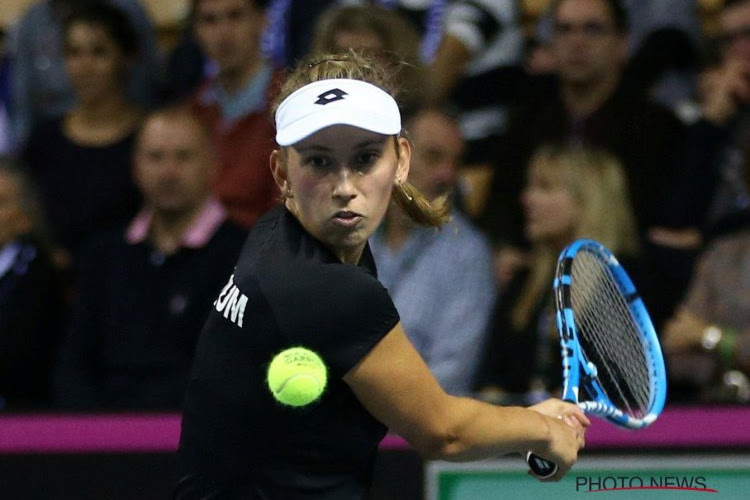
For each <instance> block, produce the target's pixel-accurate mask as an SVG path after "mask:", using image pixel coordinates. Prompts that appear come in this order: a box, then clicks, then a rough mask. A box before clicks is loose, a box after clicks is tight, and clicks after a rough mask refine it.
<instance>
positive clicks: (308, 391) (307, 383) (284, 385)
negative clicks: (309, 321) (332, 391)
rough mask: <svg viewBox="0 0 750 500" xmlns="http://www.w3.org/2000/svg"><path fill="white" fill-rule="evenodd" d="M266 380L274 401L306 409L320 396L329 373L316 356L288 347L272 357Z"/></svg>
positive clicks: (307, 351)
mask: <svg viewBox="0 0 750 500" xmlns="http://www.w3.org/2000/svg"><path fill="white" fill-rule="evenodd" d="M266 380H267V382H268V388H269V389H270V390H271V393H272V394H273V396H274V398H276V400H277V401H279V402H280V403H283V404H285V405H289V406H305V405H308V404H310V403H312V402H313V401H315V400H316V399H318V398H319V397H320V395H321V394H323V391H324V390H325V388H326V382H327V380H328V373H327V369H326V365H325V363H323V360H322V359H320V356H318V355H317V354H316V353H314V352H313V351H311V350H310V349H306V348H304V347H291V348H289V349H285V350H283V351H281V352H280V353H278V354H277V355H276V356H274V358H273V360H272V361H271V364H270V365H269V366H268V374H267V377H266Z"/></svg>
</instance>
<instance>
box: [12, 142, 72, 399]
mask: <svg viewBox="0 0 750 500" xmlns="http://www.w3.org/2000/svg"><path fill="white" fill-rule="evenodd" d="M65 311H66V303H65V301H64V296H63V288H62V281H61V276H60V274H59V273H58V272H57V270H56V269H55V267H54V266H53V264H52V261H51V260H50V256H49V254H48V252H47V248H46V239H45V236H44V228H43V224H42V222H41V214H40V211H39V205H38V200H37V198H36V195H35V189H34V186H33V184H32V183H31V181H30V179H29V178H28V176H27V175H26V174H25V173H24V172H23V171H22V170H21V169H20V168H19V166H18V165H17V164H16V163H15V162H13V161H12V160H10V159H8V158H3V157H0V410H2V409H8V410H19V409H32V408H33V409H38V408H41V407H46V406H49V404H50V396H51V390H50V389H51V372H52V363H53V355H54V352H55V351H56V349H57V344H58V340H59V336H60V332H61V330H62V325H63V322H64V314H65Z"/></svg>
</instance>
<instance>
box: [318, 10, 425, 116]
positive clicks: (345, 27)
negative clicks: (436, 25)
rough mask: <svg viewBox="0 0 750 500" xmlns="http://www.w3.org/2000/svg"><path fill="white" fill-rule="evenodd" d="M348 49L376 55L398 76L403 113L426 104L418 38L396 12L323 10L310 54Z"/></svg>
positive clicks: (415, 32)
mask: <svg viewBox="0 0 750 500" xmlns="http://www.w3.org/2000/svg"><path fill="white" fill-rule="evenodd" d="M349 49H354V50H357V51H362V52H366V53H370V54H373V55H375V56H376V57H378V58H379V59H380V60H382V61H383V62H384V63H385V64H386V65H387V66H388V67H389V68H390V71H392V72H394V73H396V74H397V75H398V77H399V87H400V88H399V90H400V97H401V99H400V105H401V107H402V112H404V113H407V114H408V113H409V112H410V111H412V112H413V111H414V110H416V109H418V108H419V107H420V106H421V104H422V103H423V102H424V100H425V95H424V86H425V83H426V81H425V75H424V67H423V65H422V63H421V61H420V59H419V35H418V34H417V31H416V30H415V29H414V27H413V26H412V25H411V24H410V23H409V22H408V21H407V20H406V19H405V18H404V17H403V16H401V15H400V14H399V13H398V12H397V11H392V10H387V9H384V8H382V7H379V6H375V5H347V6H340V5H334V6H332V7H330V8H329V9H327V10H326V11H324V12H323V13H322V14H321V16H320V17H319V18H318V20H317V22H316V24H315V30H314V36H313V39H312V45H311V52H313V53H314V52H320V53H335V52H341V51H344V52H345V51H347V50H349Z"/></svg>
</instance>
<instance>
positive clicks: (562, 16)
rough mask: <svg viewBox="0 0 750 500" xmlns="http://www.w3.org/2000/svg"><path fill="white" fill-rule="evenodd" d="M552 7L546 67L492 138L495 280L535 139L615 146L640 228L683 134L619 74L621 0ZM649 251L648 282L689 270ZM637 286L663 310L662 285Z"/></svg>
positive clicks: (513, 248)
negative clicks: (502, 135)
mask: <svg viewBox="0 0 750 500" xmlns="http://www.w3.org/2000/svg"><path fill="white" fill-rule="evenodd" d="M551 8H552V11H551V12H552V19H553V35H552V38H551V41H550V50H551V52H550V53H551V55H552V57H553V66H554V68H555V71H554V74H553V75H552V76H551V77H547V78H546V80H545V84H544V85H535V83H536V82H538V81H539V79H538V78H537V79H532V77H530V84H529V85H528V86H527V88H528V89H529V95H528V99H526V100H525V101H521V102H520V103H519V105H518V107H517V108H516V110H515V112H514V115H513V116H512V117H511V123H510V127H509V132H508V135H507V138H506V140H503V141H502V142H500V143H499V144H498V150H497V152H496V156H495V158H496V161H497V165H498V166H497V168H495V172H494V176H493V184H492V186H491V188H490V196H489V199H488V202H487V206H486V209H485V211H484V213H483V214H482V217H481V220H480V222H481V225H482V227H484V228H485V230H486V231H487V232H488V233H489V234H490V235H491V236H492V237H493V240H494V242H495V246H496V249H497V252H496V255H497V257H496V273H497V277H498V281H499V284H500V286H501V288H502V287H503V286H504V285H505V284H507V280H508V278H509V277H510V276H512V275H513V272H514V270H515V269H517V265H519V264H520V263H521V262H523V256H524V250H525V248H526V247H527V246H528V245H527V242H526V241H525V238H524V236H523V234H522V228H523V223H522V221H523V218H522V211H521V205H520V202H519V195H520V193H521V190H522V188H523V182H524V172H525V170H524V169H525V165H527V164H528V162H529V159H530V157H531V155H532V153H533V151H535V149H536V148H538V147H539V146H540V145H541V144H545V143H558V144H559V143H562V144H568V145H578V146H587V147H594V148H597V149H601V150H605V151H607V152H609V153H610V154H612V155H614V156H615V158H617V159H619V160H620V161H621V162H622V164H623V167H624V172H625V176H626V178H627V183H628V186H629V188H628V189H629V196H630V198H631V200H632V203H633V209H634V212H635V216H636V222H637V227H638V230H639V232H640V233H641V234H645V233H646V232H647V230H648V228H650V227H652V226H656V225H658V224H659V223H660V220H661V219H660V217H661V206H660V202H661V199H662V196H663V192H665V191H667V190H669V188H670V185H671V183H672V182H673V181H674V177H673V171H674V170H673V169H674V168H675V167H674V166H673V165H674V164H675V161H676V157H677V151H678V149H679V147H680V145H681V144H682V137H683V133H684V126H683V125H682V123H681V122H680V121H679V119H678V118H677V117H676V116H675V115H674V113H673V112H672V111H671V110H670V109H668V108H667V107H665V106H662V105H659V104H657V103H655V102H652V101H650V100H648V99H647V98H646V97H645V96H643V94H642V93H640V92H635V91H634V90H633V89H631V88H630V87H629V86H628V83H627V81H626V80H625V79H624V78H623V75H624V71H625V67H626V64H627V60H628V47H629V40H628V35H629V23H628V16H627V11H626V10H625V8H624V7H623V5H622V3H621V2H620V1H619V0H556V1H555V2H554V3H553V4H552V7H551ZM535 90H537V92H535ZM648 250H649V249H647V251H648ZM657 250H661V249H660V248H659V249H657ZM666 253H669V251H667V252H666ZM653 254H654V258H655V259H656V260H657V262H655V263H654V267H655V270H656V272H657V275H658V279H656V280H655V282H656V284H660V283H664V287H665V288H667V290H671V289H674V290H680V289H682V288H684V286H683V285H684V282H685V281H686V280H687V278H684V277H683V276H682V272H683V271H682V269H678V270H675V271H674V273H672V271H671V270H669V271H667V270H666V267H665V265H664V263H663V262H661V260H660V259H667V257H666V256H663V255H662V253H661V252H653ZM644 258H645V257H644ZM647 260H648V259H647ZM667 262H668V263H669V262H670V261H669V260H668V259H667ZM673 274H674V275H676V276H677V277H678V278H679V279H678V278H674V279H675V280H676V282H675V281H670V280H671V279H672V275H673ZM668 278H669V279H668ZM640 285H641V290H642V293H643V295H644V298H645V300H647V302H648V303H649V305H650V307H649V310H650V311H651V312H652V315H653V317H654V318H655V320H656V321H659V319H660V318H662V317H663V316H664V315H666V314H667V312H665V311H669V310H671V307H672V302H673V299H672V297H670V296H669V293H667V294H666V295H662V290H661V288H659V289H658V293H652V292H651V286H650V284H647V283H642V284H640ZM671 293H672V294H673V293H674V292H671ZM662 296H665V297H667V299H666V300H665V303H661V302H660V301H659V300H657V299H660V298H661V297H662ZM675 300H676V299H675Z"/></svg>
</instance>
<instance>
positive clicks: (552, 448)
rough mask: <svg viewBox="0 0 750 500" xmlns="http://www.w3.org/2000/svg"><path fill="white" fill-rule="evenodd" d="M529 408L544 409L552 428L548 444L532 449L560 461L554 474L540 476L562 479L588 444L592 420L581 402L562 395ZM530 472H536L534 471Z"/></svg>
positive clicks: (538, 410) (542, 412)
mask: <svg viewBox="0 0 750 500" xmlns="http://www.w3.org/2000/svg"><path fill="white" fill-rule="evenodd" d="M529 409H531V410H534V411H536V412H538V413H541V414H542V415H543V416H544V417H545V422H546V423H547V425H548V428H549V439H548V441H547V443H546V446H543V447H540V448H539V449H537V450H531V451H532V453H534V454H536V455H538V456H540V457H542V458H545V459H547V460H551V461H552V462H554V463H555V464H557V472H556V473H555V474H554V475H553V476H551V477H549V478H546V479H541V478H539V479H540V480H541V481H559V480H560V479H562V477H563V476H565V474H566V473H567V472H568V470H570V468H571V467H572V466H573V464H574V463H575V462H576V460H577V459H578V451H579V450H580V449H581V448H583V447H584V445H585V444H586V440H585V434H586V428H588V426H589V425H591V421H590V420H589V419H588V417H586V415H585V414H584V413H583V411H582V410H581V409H580V408H579V407H578V406H577V405H574V404H572V403H566V402H564V401H561V400H559V399H548V400H545V401H542V402H541V403H539V404H536V405H534V406H531V407H529ZM530 474H532V475H533V473H531V471H530ZM535 477H536V476H535Z"/></svg>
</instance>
